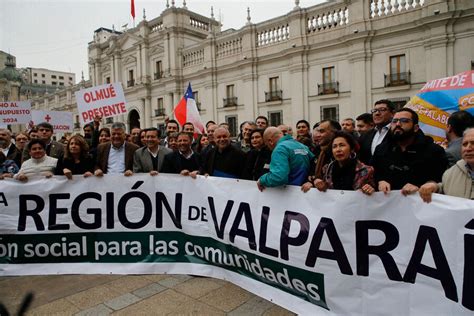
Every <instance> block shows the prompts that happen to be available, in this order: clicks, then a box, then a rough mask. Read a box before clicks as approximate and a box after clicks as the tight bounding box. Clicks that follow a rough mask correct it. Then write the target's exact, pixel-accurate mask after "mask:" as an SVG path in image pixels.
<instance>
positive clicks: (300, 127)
mask: <svg viewBox="0 0 474 316" xmlns="http://www.w3.org/2000/svg"><path fill="white" fill-rule="evenodd" d="M296 136H297V137H298V136H300V137H301V136H304V137H307V138H309V139H310V140H311V133H310V127H309V122H308V121H306V120H299V121H298V122H296Z"/></svg>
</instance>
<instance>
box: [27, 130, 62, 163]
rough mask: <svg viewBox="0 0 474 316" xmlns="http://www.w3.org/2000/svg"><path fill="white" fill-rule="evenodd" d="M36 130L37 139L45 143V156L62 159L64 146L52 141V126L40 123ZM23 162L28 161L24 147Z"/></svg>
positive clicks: (28, 155) (28, 156) (28, 154)
mask: <svg viewBox="0 0 474 316" xmlns="http://www.w3.org/2000/svg"><path fill="white" fill-rule="evenodd" d="M36 128H37V129H38V137H39V139H42V140H43V141H44V142H45V143H46V155H48V156H50V157H53V158H56V159H62V157H63V156H64V146H63V144H61V143H59V142H57V141H54V140H52V137H53V125H51V124H49V123H47V122H42V123H39V124H38V125H36ZM22 159H23V161H25V160H28V159H30V153H29V151H28V149H27V148H26V147H25V149H24V150H23V157H22Z"/></svg>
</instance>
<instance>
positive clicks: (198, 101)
mask: <svg viewBox="0 0 474 316" xmlns="http://www.w3.org/2000/svg"><path fill="white" fill-rule="evenodd" d="M193 99H194V101H195V102H196V106H197V108H198V111H201V101H200V100H199V91H193Z"/></svg>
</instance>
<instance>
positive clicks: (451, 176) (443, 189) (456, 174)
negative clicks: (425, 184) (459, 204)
mask: <svg viewBox="0 0 474 316" xmlns="http://www.w3.org/2000/svg"><path fill="white" fill-rule="evenodd" d="M438 192H440V193H443V194H446V195H450V196H457V197H462V198H466V199H474V194H473V191H472V179H471V175H470V174H469V171H468V170H467V168H466V162H465V161H464V160H463V159H461V160H458V162H456V164H455V165H454V166H452V167H451V168H449V169H448V170H446V171H445V172H444V174H443V179H442V182H441V183H438Z"/></svg>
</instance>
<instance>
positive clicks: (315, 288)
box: [0, 173, 474, 315]
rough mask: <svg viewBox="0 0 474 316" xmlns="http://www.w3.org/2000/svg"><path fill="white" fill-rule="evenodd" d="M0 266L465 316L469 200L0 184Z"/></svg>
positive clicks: (92, 181) (311, 306)
mask: <svg viewBox="0 0 474 316" xmlns="http://www.w3.org/2000/svg"><path fill="white" fill-rule="evenodd" d="M0 210H1V211H0V276H8V275H36V274H52V275H56V274H79V273H80V274H110V273H115V274H148V273H170V274H195V275H203V276H210V277H216V278H222V279H225V280H229V281H230V282H233V283H235V284H237V285H239V286H241V287H243V288H245V289H246V290H248V291H250V292H253V293H255V294H257V295H260V296H262V297H264V298H266V299H268V300H271V301H272V302H275V303H276V304H279V305H281V306H283V307H285V308H287V309H289V310H291V311H293V312H295V313H298V314H301V315H387V314H392V315H472V313H473V311H474V299H473V297H474V281H473V276H474V251H473V249H474V220H473V218H474V201H471V200H468V199H460V198H453V197H448V196H442V195H437V194H435V195H434V196H433V201H432V202H431V203H429V204H427V203H424V202H422V200H421V199H420V197H419V196H418V194H413V195H410V196H403V195H402V194H401V192H400V191H392V192H390V194H383V193H375V194H373V195H372V196H366V195H364V194H363V193H361V192H357V191H340V190H328V191H327V192H319V191H318V190H316V189H311V190H309V191H308V192H307V193H303V192H301V190H300V188H299V187H296V186H288V187H286V188H267V189H265V191H263V192H260V191H259V190H258V189H257V186H256V184H255V182H252V181H245V180H239V181H237V180H232V179H223V178H215V177H207V178H206V177H203V176H199V177H198V178H197V179H191V178H190V177H183V176H180V175H169V174H165V173H160V175H159V176H157V177H151V176H149V175H147V174H136V175H134V176H132V177H124V176H121V175H117V176H112V175H105V176H104V177H102V178H97V177H90V178H84V177H82V176H74V178H73V179H72V180H67V179H66V178H65V177H54V178H52V179H45V178H41V179H33V178H31V179H30V180H29V181H28V182H27V183H21V182H19V181H16V180H2V181H0Z"/></svg>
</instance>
